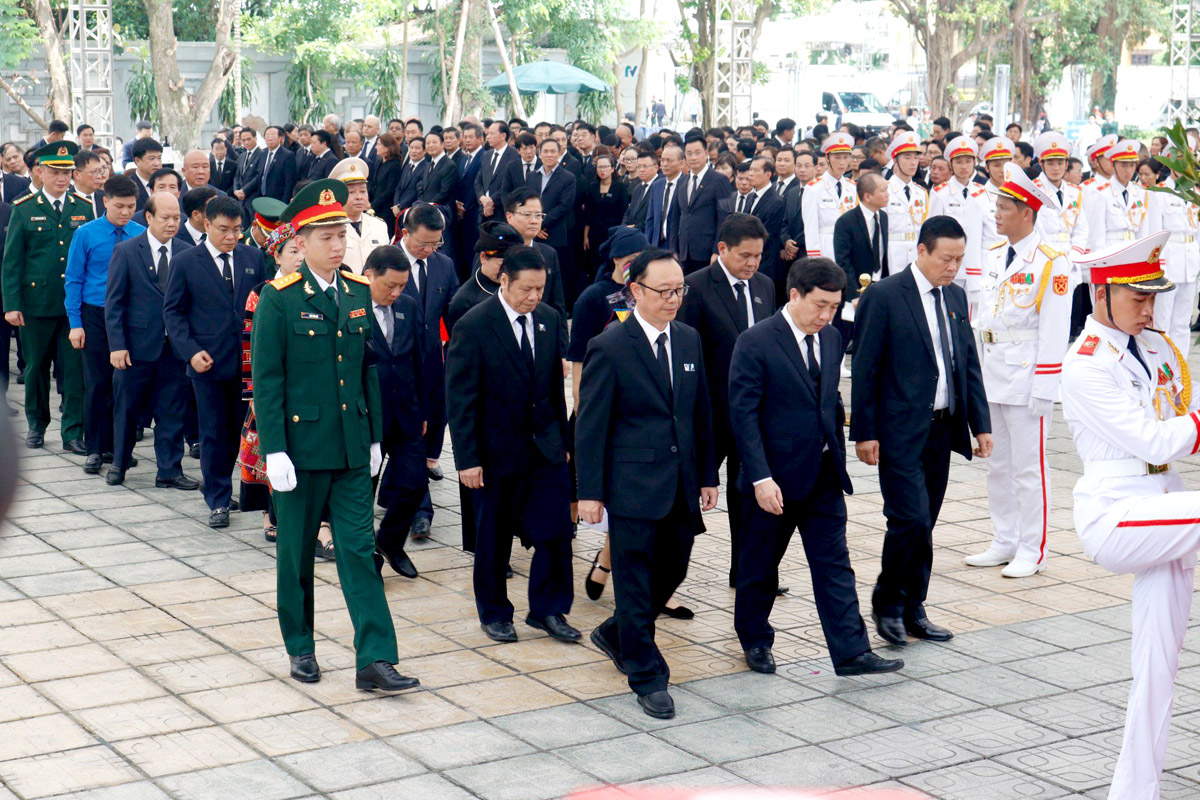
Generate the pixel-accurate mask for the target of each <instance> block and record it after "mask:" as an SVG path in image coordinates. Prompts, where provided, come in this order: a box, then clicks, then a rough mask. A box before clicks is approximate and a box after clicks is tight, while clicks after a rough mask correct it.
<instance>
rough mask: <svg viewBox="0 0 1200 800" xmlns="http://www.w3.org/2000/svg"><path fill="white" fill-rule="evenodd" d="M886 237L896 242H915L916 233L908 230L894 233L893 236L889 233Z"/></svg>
mask: <svg viewBox="0 0 1200 800" xmlns="http://www.w3.org/2000/svg"><path fill="white" fill-rule="evenodd" d="M888 239H895V240H896V241H897V242H915V241H916V240H917V234H916V233H914V232H912V231H909V232H907V233H899V234H896V235H895V236H890V235H889V236H888Z"/></svg>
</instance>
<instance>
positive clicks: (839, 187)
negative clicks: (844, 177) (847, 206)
mask: <svg viewBox="0 0 1200 800" xmlns="http://www.w3.org/2000/svg"><path fill="white" fill-rule="evenodd" d="M833 185H834V186H836V187H837V194H838V198H839V199H840V198H841V196H842V182H841V181H834V183H833Z"/></svg>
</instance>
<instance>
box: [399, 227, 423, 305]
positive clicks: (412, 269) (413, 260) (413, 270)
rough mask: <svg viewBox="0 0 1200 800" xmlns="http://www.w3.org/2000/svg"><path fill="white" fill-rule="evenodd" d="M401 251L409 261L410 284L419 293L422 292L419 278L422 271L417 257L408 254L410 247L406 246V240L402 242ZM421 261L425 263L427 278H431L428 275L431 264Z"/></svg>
mask: <svg viewBox="0 0 1200 800" xmlns="http://www.w3.org/2000/svg"><path fill="white" fill-rule="evenodd" d="M400 249H401V250H403V251H404V257H405V258H407V259H408V263H409V265H410V266H409V273H408V280H409V283H411V284H412V285H413V288H414V289H416V290H417V291H418V292H419V291H421V281H420V280H418V278H417V274H418V273H419V272H420V270H419V269H418V268H417V257H416V256H414V255H413V254H412V253H410V252H408V245H406V244H405V243H404V239H401V240H400ZM421 260H422V261H425V271H426V276H425V277H426V278H428V277H429V275H428V272H429V262H428V261H426V260H425V259H421Z"/></svg>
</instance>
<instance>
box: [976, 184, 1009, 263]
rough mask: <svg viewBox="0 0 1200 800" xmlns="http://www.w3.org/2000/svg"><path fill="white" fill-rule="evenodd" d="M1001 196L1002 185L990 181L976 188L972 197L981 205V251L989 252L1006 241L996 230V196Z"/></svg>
mask: <svg viewBox="0 0 1200 800" xmlns="http://www.w3.org/2000/svg"><path fill="white" fill-rule="evenodd" d="M999 196H1000V187H999V186H997V185H996V184H994V183H992V182H991V181H988V182H987V183H985V184H984V185H983V186H982V187H979V188H977V189H975V191H974V193H973V194H972V195H971V199H972V200H973V201H975V203H976V204H977V205H978V206H979V223H980V226H981V228H982V230H983V236H982V240H981V241H980V246H981V252H984V253H986V252H988V251H989V250H991V249H992V248H993V247H995V246H996V245H998V244H1000V243H1001V242H1003V241H1006V240H1005V238H1004V237H1003V236H1001V235H1000V234H999V233H998V232H997V231H996V198H997V197H999Z"/></svg>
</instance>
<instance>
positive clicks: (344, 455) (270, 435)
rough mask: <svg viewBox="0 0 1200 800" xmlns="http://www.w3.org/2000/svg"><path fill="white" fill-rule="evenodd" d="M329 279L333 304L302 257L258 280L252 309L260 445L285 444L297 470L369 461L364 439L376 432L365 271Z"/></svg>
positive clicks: (376, 436) (279, 448)
mask: <svg viewBox="0 0 1200 800" xmlns="http://www.w3.org/2000/svg"><path fill="white" fill-rule="evenodd" d="M334 279H335V280H336V281H337V289H338V305H337V306H336V307H335V306H334V304H333V302H332V301H331V300H330V299H329V298H328V297H326V296H325V294H324V293H323V292H322V291H321V288H320V284H318V283H317V280H316V278H314V277H313V274H312V272H311V271H310V270H309V268H308V265H307V264H303V265H301V267H300V269H299V270H297V271H296V272H294V273H292V274H291V275H287V276H285V277H283V278H280V279H278V280H275V281H271V282H270V283H268V284H267V285H266V286H264V287H263V292H262V295H261V297H259V300H258V307H257V308H256V309H255V311H254V325H253V327H252V329H251V334H250V337H251V339H250V347H251V360H250V364H251V371H252V376H251V377H252V380H253V387H254V413H255V417H256V419H257V422H258V437H259V445H260V449H261V452H262V453H263V455H266V454H268V453H278V452H286V453H287V454H288V456H289V457H290V458H291V460H292V464H294V465H295V467H296V469H297V470H335V469H346V468H348V467H349V468H357V467H363V466H368V465H369V464H370V459H371V455H370V448H371V443H372V442H378V441H381V440H382V438H383V416H382V405H383V403H382V399H381V395H380V391H379V377H378V375H377V374H376V369H375V359H374V355H373V353H371V352H370V348H369V345H370V342H371V324H372V323H371V317H372V315H373V312H372V310H371V292H370V290H369V288H368V287H367V285H366V283H367V279H366V278H362V277H360V276H358V275H347V274H345V273H341V272H335V273H334Z"/></svg>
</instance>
